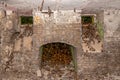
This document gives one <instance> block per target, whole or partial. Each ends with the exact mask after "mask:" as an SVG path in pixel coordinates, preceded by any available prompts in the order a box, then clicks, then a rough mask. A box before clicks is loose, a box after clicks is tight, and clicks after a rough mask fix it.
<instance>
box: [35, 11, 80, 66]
mask: <svg viewBox="0 0 120 80" xmlns="http://www.w3.org/2000/svg"><path fill="white" fill-rule="evenodd" d="M34 14H35V15H34V23H35V24H34V28H33V30H34V31H33V33H34V34H33V48H34V52H33V53H34V56H35V57H37V56H38V55H39V54H40V52H39V48H40V47H41V46H42V45H44V44H47V43H53V42H61V43H66V44H69V45H72V46H73V47H75V48H76V51H77V55H78V56H77V60H78V61H79V55H80V51H82V50H81V37H80V35H81V24H80V23H81V17H80V14H78V13H74V12H70V13H69V12H67V11H66V12H62V11H61V12H55V13H53V14H52V15H51V17H49V16H48V14H42V13H40V12H35V13H34ZM68 16H70V17H68ZM73 17H74V18H73ZM72 18H73V20H72ZM38 58H39V56H38ZM38 58H37V59H38ZM35 61H36V60H35ZM78 66H79V65H78Z"/></svg>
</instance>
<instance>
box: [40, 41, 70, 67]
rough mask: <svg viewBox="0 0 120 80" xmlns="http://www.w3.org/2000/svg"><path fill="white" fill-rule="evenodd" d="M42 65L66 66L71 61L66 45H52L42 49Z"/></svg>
mask: <svg viewBox="0 0 120 80" xmlns="http://www.w3.org/2000/svg"><path fill="white" fill-rule="evenodd" d="M42 61H43V62H42V64H43V65H45V64H46V63H47V64H50V65H52V66H53V65H68V64H70V62H71V61H72V55H71V52H70V48H69V46H68V45H66V44H62V43H57V44H55V43H52V44H47V45H45V46H44V47H43V55H42Z"/></svg>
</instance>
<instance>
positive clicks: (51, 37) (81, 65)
mask: <svg viewBox="0 0 120 80" xmlns="http://www.w3.org/2000/svg"><path fill="white" fill-rule="evenodd" d="M1 11H2V10H0V35H1V36H0V37H1V44H0V73H1V74H0V79H3V80H8V79H9V80H19V79H20V80H25V79H27V80H41V78H40V77H38V76H37V75H40V74H41V73H40V72H39V63H40V61H39V59H40V57H39V55H40V52H39V49H40V47H41V46H42V45H44V44H47V43H53V42H62V43H67V44H70V45H72V46H73V47H75V48H76V54H77V55H76V57H77V67H78V80H82V79H83V80H85V79H87V80H100V79H101V80H117V78H119V76H120V39H119V38H120V36H119V34H120V29H119V18H118V17H119V16H120V14H119V13H117V12H119V10H105V11H104V12H101V13H99V14H97V16H96V18H97V20H99V21H100V22H101V23H103V25H104V26H103V27H104V31H105V34H104V45H103V46H104V51H103V52H101V53H84V52H83V50H82V47H81V17H80V14H78V13H74V12H69V13H67V12H65V11H63V12H60V13H58V12H55V13H53V14H51V17H49V16H48V14H43V13H41V12H39V11H38V12H34V14H33V17H34V26H33V35H32V36H24V37H22V38H18V39H17V40H15V42H14V43H11V42H10V41H11V40H10V36H11V35H12V33H13V32H14V31H16V27H17V28H18V23H17V22H16V21H17V20H16V19H18V18H17V17H15V16H13V15H12V14H10V15H4V11H3V12H1ZM112 11H114V12H115V14H114V13H113V12H112ZM109 12H110V15H109V14H108V13H109ZM1 13H2V15H1ZM1 16H3V17H1ZM109 18H110V20H109ZM111 21H112V22H111ZM19 31H21V30H19ZM109 32H110V33H109ZM13 47H14V49H13ZM12 50H14V55H11V52H12ZM5 68H7V69H6V71H4V70H5ZM3 72H4V73H3ZM37 73H38V74H37ZM118 80H119V79H118Z"/></svg>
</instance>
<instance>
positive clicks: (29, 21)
mask: <svg viewBox="0 0 120 80" xmlns="http://www.w3.org/2000/svg"><path fill="white" fill-rule="evenodd" d="M21 24H33V17H32V16H21Z"/></svg>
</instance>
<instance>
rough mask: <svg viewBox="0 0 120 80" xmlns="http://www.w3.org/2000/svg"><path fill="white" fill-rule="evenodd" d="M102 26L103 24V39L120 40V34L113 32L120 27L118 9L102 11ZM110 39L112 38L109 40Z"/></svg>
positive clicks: (119, 11)
mask: <svg viewBox="0 0 120 80" xmlns="http://www.w3.org/2000/svg"><path fill="white" fill-rule="evenodd" d="M104 24H105V37H106V38H108V37H109V38H111V37H115V38H118V40H120V37H119V36H120V34H119V33H118V34H115V32H116V31H117V30H118V29H119V27H120V10H119V9H108V10H104ZM111 39H112V38H111Z"/></svg>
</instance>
